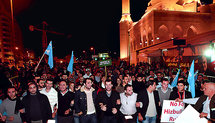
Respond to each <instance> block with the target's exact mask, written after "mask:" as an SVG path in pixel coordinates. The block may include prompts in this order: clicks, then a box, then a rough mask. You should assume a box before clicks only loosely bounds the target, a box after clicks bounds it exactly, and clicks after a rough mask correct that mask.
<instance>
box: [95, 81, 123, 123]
mask: <svg viewBox="0 0 215 123" xmlns="http://www.w3.org/2000/svg"><path fill="white" fill-rule="evenodd" d="M112 87H113V84H112V81H111V80H109V79H107V80H106V81H105V88H106V90H103V91H100V92H99V93H98V96H97V98H96V108H97V110H98V113H97V114H99V119H100V120H101V123H117V119H118V118H117V116H116V114H117V112H118V111H119V107H120V96H119V93H118V92H117V91H114V90H112Z"/></svg>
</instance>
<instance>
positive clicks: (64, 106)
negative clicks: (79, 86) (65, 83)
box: [57, 91, 74, 117]
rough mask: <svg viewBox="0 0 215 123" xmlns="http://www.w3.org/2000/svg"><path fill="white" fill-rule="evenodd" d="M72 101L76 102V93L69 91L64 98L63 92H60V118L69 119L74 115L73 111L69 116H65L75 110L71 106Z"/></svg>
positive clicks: (58, 111)
mask: <svg viewBox="0 0 215 123" xmlns="http://www.w3.org/2000/svg"><path fill="white" fill-rule="evenodd" d="M72 100H74V93H72V92H70V91H68V92H67V93H66V94H65V95H64V96H62V94H61V92H60V91H59V92H58V110H57V113H58V114H57V115H58V116H61V117H67V116H71V115H72V114H73V112H72V111H70V112H69V114H67V115H65V114H64V113H65V111H66V110H68V109H71V110H72V109H73V106H71V105H70V104H71V101H72Z"/></svg>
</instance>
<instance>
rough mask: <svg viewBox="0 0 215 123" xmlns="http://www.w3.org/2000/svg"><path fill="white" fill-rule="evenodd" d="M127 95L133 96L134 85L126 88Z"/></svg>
mask: <svg viewBox="0 0 215 123" xmlns="http://www.w3.org/2000/svg"><path fill="white" fill-rule="evenodd" d="M125 93H126V95H128V96H131V95H132V94H133V88H132V87H127V89H126V90H125Z"/></svg>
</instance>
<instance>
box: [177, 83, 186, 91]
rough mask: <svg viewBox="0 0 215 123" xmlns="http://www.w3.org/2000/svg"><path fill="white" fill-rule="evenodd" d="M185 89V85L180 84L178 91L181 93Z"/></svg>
mask: <svg viewBox="0 0 215 123" xmlns="http://www.w3.org/2000/svg"><path fill="white" fill-rule="evenodd" d="M184 88H185V86H184V84H182V83H178V90H179V91H181V92H182V91H184Z"/></svg>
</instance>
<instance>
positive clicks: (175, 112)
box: [161, 100, 184, 122]
mask: <svg viewBox="0 0 215 123" xmlns="http://www.w3.org/2000/svg"><path fill="white" fill-rule="evenodd" d="M183 110H184V103H183V102H175V100H164V101H163V108H162V113H161V122H174V121H175V119H176V118H177V117H178V116H179V115H180V114H181V113H182V111H183Z"/></svg>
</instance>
